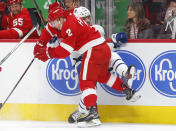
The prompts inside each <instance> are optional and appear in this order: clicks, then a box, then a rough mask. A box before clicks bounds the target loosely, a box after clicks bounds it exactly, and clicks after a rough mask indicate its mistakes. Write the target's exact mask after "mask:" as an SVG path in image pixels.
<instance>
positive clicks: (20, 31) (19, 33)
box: [12, 28, 23, 38]
mask: <svg viewBox="0 0 176 131" xmlns="http://www.w3.org/2000/svg"><path fill="white" fill-rule="evenodd" d="M12 29H13V30H15V31H16V32H17V33H18V35H19V38H22V37H23V31H22V30H20V29H18V28H12Z"/></svg>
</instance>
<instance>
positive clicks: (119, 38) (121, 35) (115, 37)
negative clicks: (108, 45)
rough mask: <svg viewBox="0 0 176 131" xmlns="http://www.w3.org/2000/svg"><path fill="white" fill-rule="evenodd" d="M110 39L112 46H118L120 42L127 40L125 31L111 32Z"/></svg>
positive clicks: (123, 42)
mask: <svg viewBox="0 0 176 131" xmlns="http://www.w3.org/2000/svg"><path fill="white" fill-rule="evenodd" d="M112 41H113V43H114V48H117V47H120V46H121V45H122V44H125V43H127V42H128V37H127V34H126V33H125V32H120V33H116V34H113V35H112Z"/></svg>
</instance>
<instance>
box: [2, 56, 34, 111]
mask: <svg viewBox="0 0 176 131" xmlns="http://www.w3.org/2000/svg"><path fill="white" fill-rule="evenodd" d="M34 60H35V57H34V58H33V59H32V61H31V62H30V63H29V65H28V66H27V68H26V70H25V71H24V73H23V74H22V76H21V77H20V79H19V80H18V82H17V83H16V84H15V86H14V87H13V89H12V91H11V92H10V94H9V95H8V96H7V98H6V99H5V101H4V102H3V103H0V110H1V109H2V107H3V106H4V105H5V104H6V102H7V100H8V99H9V97H10V96H11V95H12V93H13V91H14V90H15V89H16V88H17V86H18V84H19V83H20V81H21V80H22V79H23V77H24V75H25V74H26V72H27V71H28V70H29V68H30V66H31V65H32V63H33V62H34Z"/></svg>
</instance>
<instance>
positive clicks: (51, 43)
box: [47, 36, 60, 48]
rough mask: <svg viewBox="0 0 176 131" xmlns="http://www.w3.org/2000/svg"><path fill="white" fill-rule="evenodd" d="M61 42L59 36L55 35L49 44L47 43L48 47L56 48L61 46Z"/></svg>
mask: <svg viewBox="0 0 176 131" xmlns="http://www.w3.org/2000/svg"><path fill="white" fill-rule="evenodd" d="M59 44H60V41H59V39H58V38H57V36H54V37H53V38H52V39H51V40H50V41H49V44H48V45H47V46H48V47H51V48H56V47H57V46H59Z"/></svg>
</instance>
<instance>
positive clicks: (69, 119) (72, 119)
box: [68, 110, 86, 123]
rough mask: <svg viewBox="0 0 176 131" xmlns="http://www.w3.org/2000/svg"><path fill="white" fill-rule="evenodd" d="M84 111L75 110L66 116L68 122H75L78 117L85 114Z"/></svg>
mask: <svg viewBox="0 0 176 131" xmlns="http://www.w3.org/2000/svg"><path fill="white" fill-rule="evenodd" d="M85 115H86V113H82V112H80V111H79V110H76V111H75V112H73V113H72V114H71V115H70V116H69V118H68V123H75V122H77V120H78V119H80V118H81V117H83V116H85Z"/></svg>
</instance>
